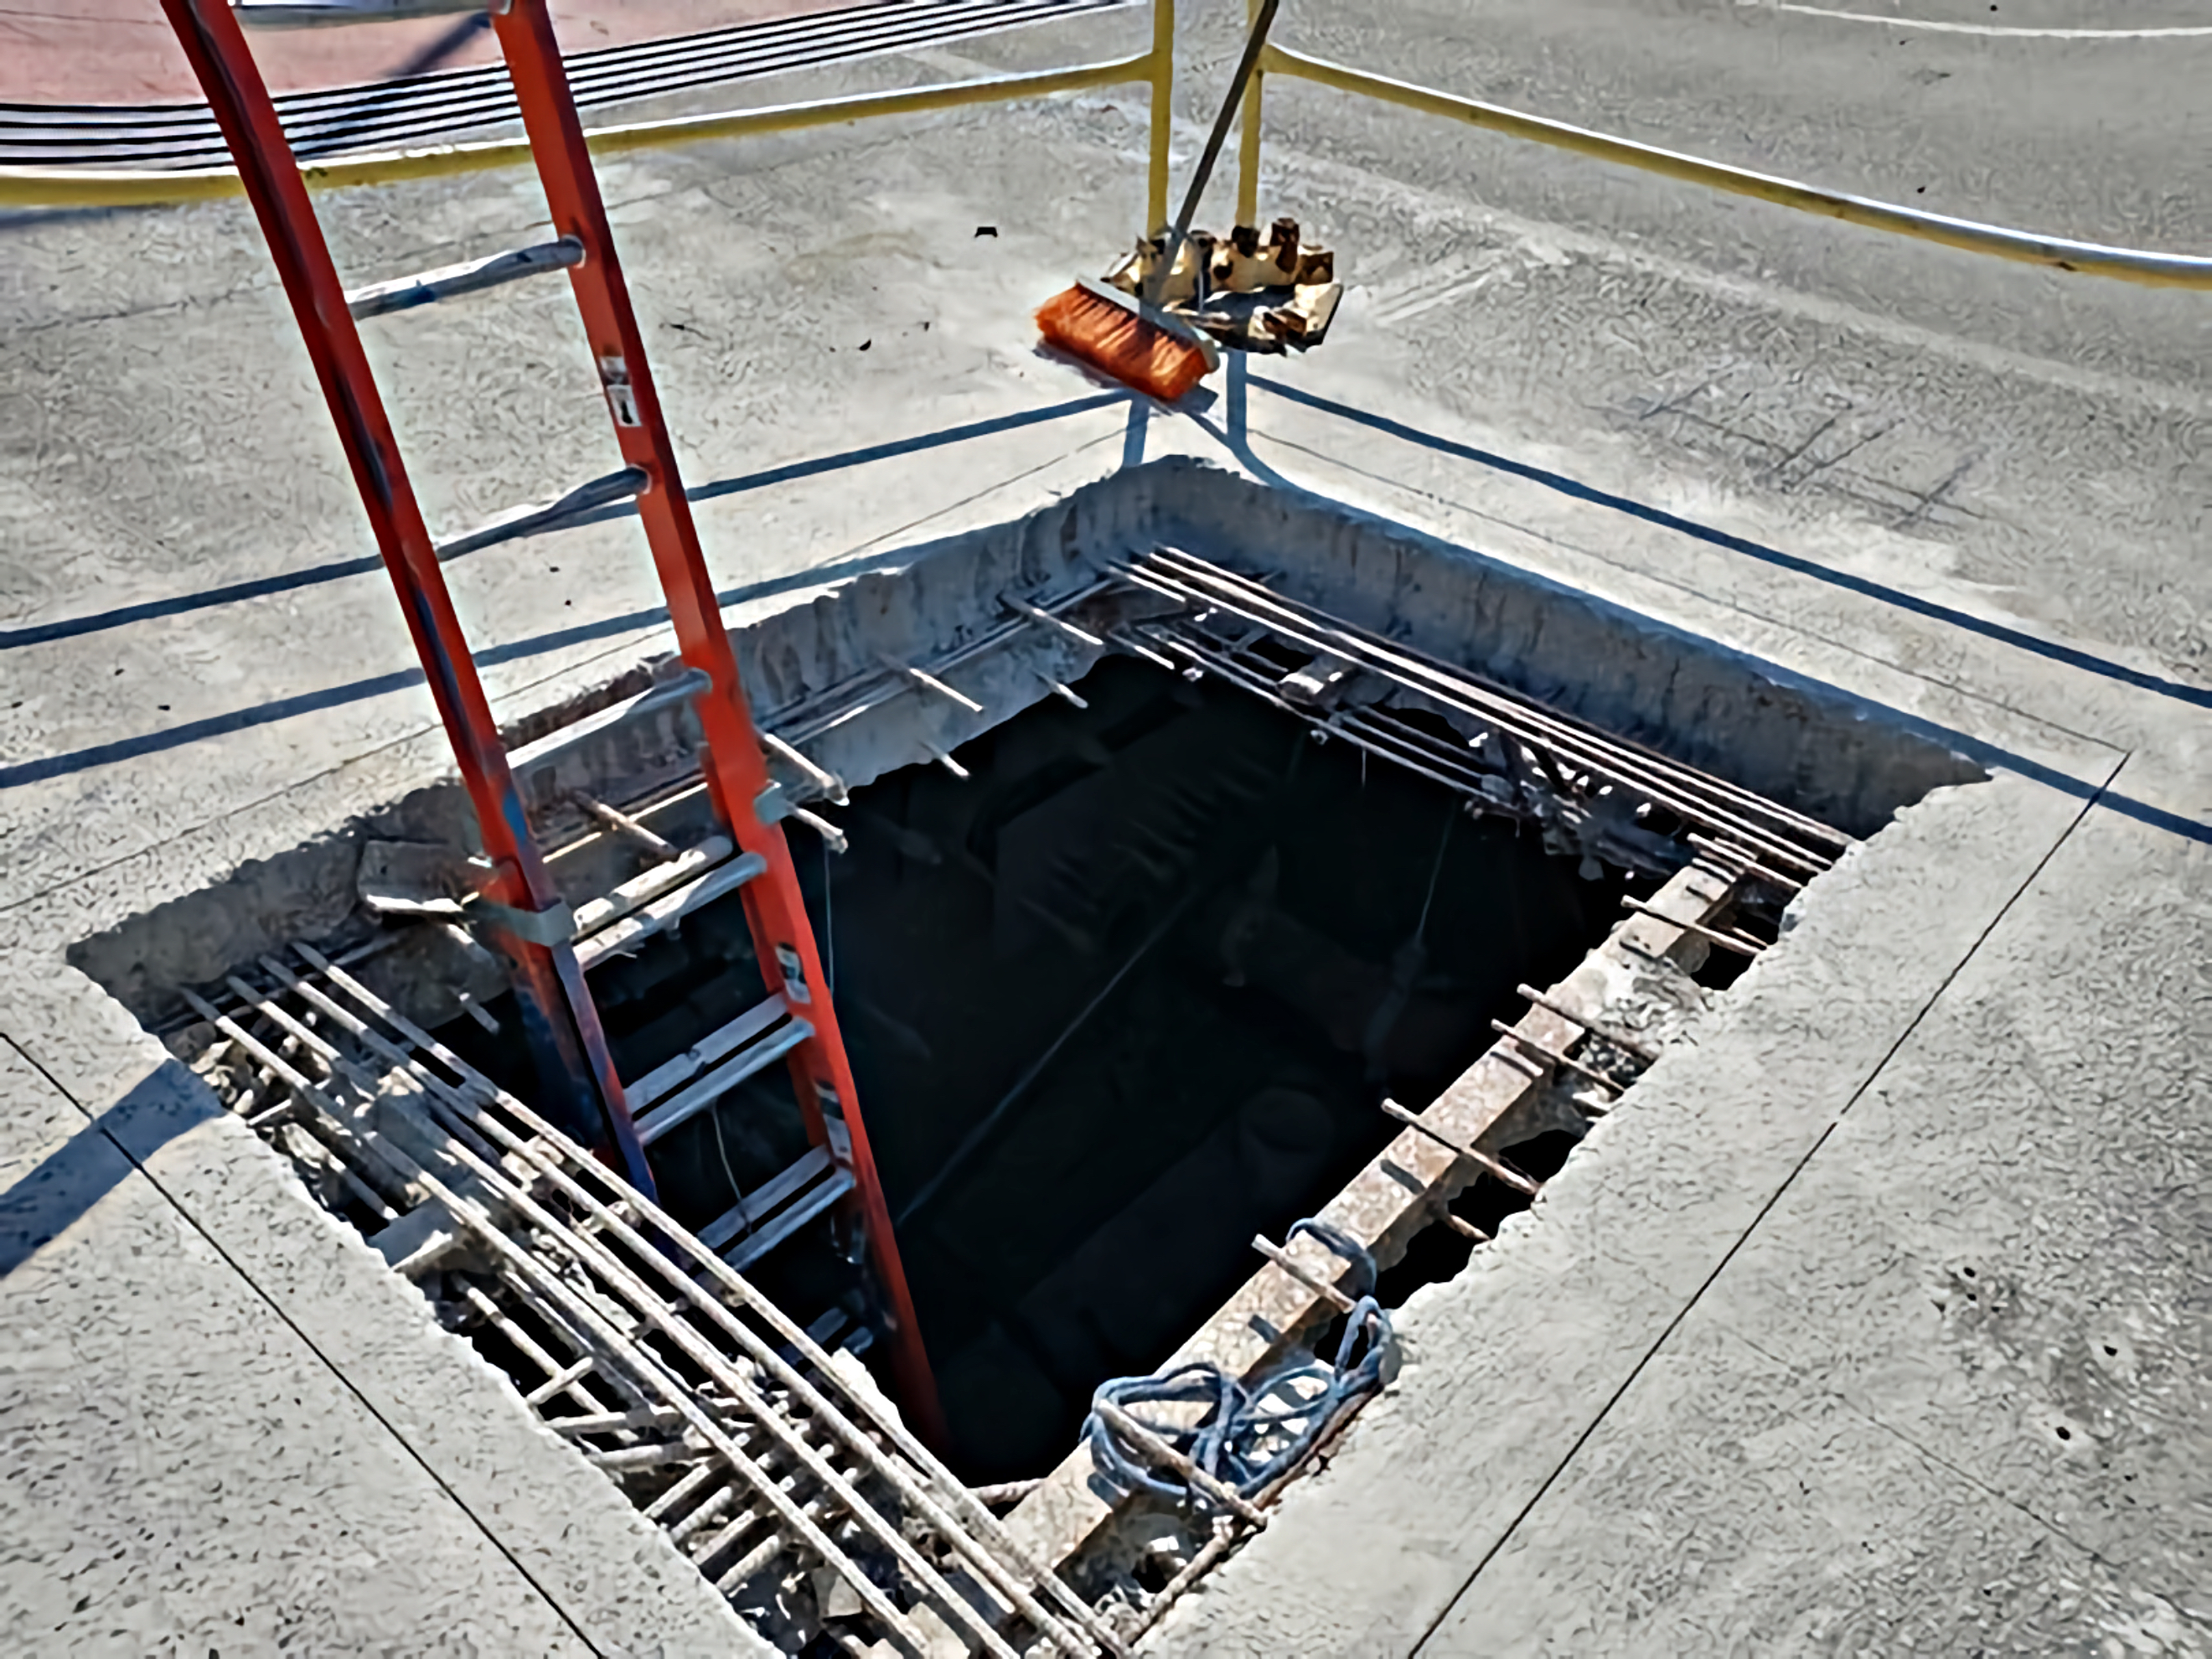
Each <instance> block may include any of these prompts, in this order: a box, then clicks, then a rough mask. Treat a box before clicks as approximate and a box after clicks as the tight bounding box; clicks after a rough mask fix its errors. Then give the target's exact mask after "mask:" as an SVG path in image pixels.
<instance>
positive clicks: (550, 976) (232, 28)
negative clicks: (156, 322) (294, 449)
mask: <svg viewBox="0 0 2212 1659" xmlns="http://www.w3.org/2000/svg"><path fill="white" fill-rule="evenodd" d="M162 9H164V11H166V12H167V15H168V19H169V22H170V25H171V27H173V29H174V30H175V32H176V35H177V39H178V41H179V44H180V45H181V46H183V48H184V51H185V57H186V58H187V59H189V60H190V62H191V66H192V70H193V73H194V74H195V75H197V76H198V78H199V82H200V85H201V87H202V88H203V89H204V91H205V93H206V94H207V99H208V102H209V105H210V107H211V108H212V109H213V111H214V112H215V116H216V121H217V123H218V124H219V125H221V127H222V134H223V137H224V139H225V140H226V142H228V144H229V146H230V150H231V154H232V155H233V156H234V158H235V160H236V161H237V164H238V170H239V174H240V179H242V181H243V182H244V184H245V186H246V194H247V196H248V197H249V198H250V199H251V200H252V204H253V210H254V213H255V216H257V217H258V219H259V221H260V223H261V228H262V232H263V234H264V237H265V238H266V240H267V241H268V243H269V251H270V256H271V258H273V259H274V261H275V262H276V268H277V272H278V275H279V276H281V277H282V279H283V284H284V291H285V294H286V296H287V297H288V298H289V300H290V301H291V304H292V310H293V313H294V315H295V317H296V318H297V319H298V321H299V325H300V332H301V337H302V339H303V340H304V342H305V343H306V345H307V355H308V357H309V359H310V360H311V361H312V362H313V365H314V368H315V376H316V379H317V380H319V382H320V383H321V386H322V390H323V396H324V398H325V400H326V401H327V402H328V404H329V405H330V410H331V418H332V420H333V421H334V422H336V424H337V431H338V440H339V442H340V443H341V444H342V445H343V447H344V450H345V453H346V459H347V462H348V464H349V465H350V466H351V468H352V470H353V475H354V481H355V483H356V485H357V486H358V488H359V489H360V491H361V497H362V506H363V507H365V508H366V509H367V511H368V518H369V523H370V526H371V528H372V530H373V531H374V534H375V538H376V544H377V550H378V551H379V553H380V554H381V555H382V556H383V559H384V564H385V568H386V570H387V571H389V572H390V573H391V576H392V585H393V586H394V587H395V588H397V589H398V595H399V604H400V609H401V611H402V612H403V613H404V616H405V617H406V620H407V629H408V633H409V634H410V636H411V637H412V638H413V641H414V643H415V649H416V654H417V655H418V656H419V657H420V658H421V659H422V669H423V673H424V675H425V677H426V678H428V681H429V684H430V694H431V696H432V697H433V698H434V699H435V702H436V704H437V708H438V714H439V717H440V719H441V720H442V721H443V722H444V724H445V727H446V732H447V737H448V738H450V739H451V741H452V743H453V757H454V759H455V761H456V763H458V764H459V768H460V771H461V776H462V780H463V781H464V782H465V785H466V786H467V788H468V792H469V799H470V802H471V805H473V806H474V808H475V810H476V815H477V825H478V829H479V833H480V834H481V836H482V837H483V847H484V852H485V854H486V856H487V857H488V858H489V860H490V862H491V866H492V874H491V877H490V879H489V883H488V884H487V888H486V896H488V897H489V898H490V899H491V900H492V901H493V902H495V903H496V904H499V905H501V906H504V907H505V908H507V910H509V911H511V912H516V913H521V915H549V914H550V913H559V914H565V913H562V912H559V911H558V903H557V901H558V894H557V892H556V889H555V887H554V884H553V881H552V878H551V877H550V874H549V873H548V872H547V870H546V868H545V864H544V859H543V858H542V857H541V856H540V854H539V853H538V848H537V846H536V844H535V842H533V840H532V836H531V832H530V826H529V820H528V817H527V816H526V813H525V811H524V808H523V803H522V799H521V796H520V793H518V791H517V790H516V788H515V786H514V780H513V775H512V774H511V772H510V771H509V770H508V768H507V753H506V750H505V747H504V745H503V744H501V739H500V733H499V726H498V722H497V721H496V720H495V719H494V718H493V715H492V711H491V704H490V702H489V699H488V698H487V697H486V696H485V695H484V690H483V682H482V681H481V680H480V679H479V678H477V671H476V663H475V660H474V659H473V658H471V655H470V653H469V647H468V641H467V638H466V636H465V635H464V634H463V632H462V630H461V625H460V621H459V617H458V616H457V615H456V614H455V612H454V610H453V599H452V596H451V595H450V594H449V593H448V592H447V588H446V582H445V575H444V573H443V571H442V570H441V568H440V566H439V563H438V556H437V549H436V546H435V544H434V543H433V542H432V541H431V539H430V534H429V531H428V526H426V525H425V524H424V522H423V520H422V508H421V507H420V505H419V504H418V503H417V501H416V498H415V493H414V488H413V486H412V484H411V483H410V482H409V480H408V477H407V471H406V467H405V465H404V463H403V461H402V460H401V458H400V454H399V447H398V442H397V441H396V439H395V438H394V437H393V435H392V425H391V422H390V420H389V418H388V416H386V411H385V409H384V403H383V399H382V398H381V397H380V395H379V394H378V392H377V388H376V380H375V376H374V372H373V371H372V370H371V368H370V367H369V362H368V355H367V353H366V352H364V351H363V350H362V344H361V337H360V334H359V333H358V331H356V329H355V327H354V323H353V318H352V315H351V313H350V311H349V307H348V306H347V303H346V297H345V289H344V285H343V283H341V282H340V281H339V279H338V274H337V267H336V266H335V265H334V264H332V262H331V253H330V248H329V246H328V244H327V243H326V242H325V240H324V237H323V234H322V227H321V225H320V223H319V222H318V220H317V219H316V217H315V214H314V209H313V206H312V205H311V204H310V203H309V201H308V198H307V186H306V185H305V183H304V182H303V181H302V179H301V176H300V169H299V164H298V162H297V161H296V160H295V158H294V156H293V155H292V150H291V147H290V145H289V143H287V142H286V140H285V137H284V132H283V127H282V125H280V124H279V123H278V121H277V118H276V108H275V106H273V105H272V104H271V103H270V98H269V90H268V88H267V86H266V84H265V83H264V81H263V80H262V77H261V73H260V70H259V69H258V67H257V66H256V65H255V64H254V61H253V58H252V52H250V51H249V49H248V48H247V46H246V40H245V36H244V34H243V33H241V31H240V27H239V24H238V20H237V18H236V17H235V15H234V14H233V12H232V9H231V8H230V5H229V4H228V0H162ZM526 925H527V924H526ZM534 931H543V930H534ZM500 939H501V945H502V947H503V948H504V950H505V951H506V953H507V957H508V960H509V962H510V963H511V964H512V966H513V974H514V981H515V991H516V994H517V1000H518V1001H519V1002H520V1005H521V1007H522V1013H523V1023H524V1025H525V1028H526V1030H527V1032H528V1033H529V1036H530V1037H531V1040H532V1047H533V1049H534V1051H535V1052H536V1054H537V1056H538V1070H539V1073H540V1083H541V1085H542V1086H544V1087H546V1088H547V1089H549V1090H552V1091H560V1093H561V1094H562V1095H563V1096H564V1097H565V1098H563V1099H562V1101H561V1102H560V1104H561V1106H562V1109H563V1111H562V1115H564V1116H565V1117H567V1118H568V1120H569V1121H570V1122H571V1123H572V1124H574V1125H575V1126H577V1127H580V1128H581V1129H582V1130H583V1131H584V1133H583V1135H582V1136H581V1137H580V1138H581V1139H585V1140H586V1142H589V1143H598V1144H601V1145H606V1144H608V1143H611V1150H613V1151H614V1152H617V1153H618V1154H619V1156H620V1157H621V1159H622V1162H623V1167H624V1170H625V1173H626V1174H627V1175H628V1176H629V1180H630V1181H631V1182H632V1183H633V1184H635V1185H636V1186H637V1187H639V1188H641V1190H643V1191H647V1192H651V1191H652V1190H653V1184H652V1181H653V1178H652V1174H651V1171H650V1170H649V1169H648V1167H647V1164H646V1161H645V1151H644V1148H643V1146H641V1145H640V1144H639V1142H638V1139H637V1132H636V1130H635V1127H634V1126H633V1125H632V1124H631V1122H630V1120H629V1111H628V1109H627V1108H626V1106H625V1104H624V1101H623V1091H622V1083H621V1080H620V1079H619V1078H618V1077H617V1075H616V1073H615V1069H614V1063H613V1060H612V1059H611V1056H610V1055H609V1054H608V1052H607V1045H606V1039H605V1033H604V1032H603V1031H602V1030H601V1029H600V1025H599V1015H598V1012H597V1011H596V1010H595V1009H594V1008H593V1006H592V1000H591V996H590V994H589V992H588V990H587V988H586V986H585V983H584V977H583V972H582V969H580V968H579V967H578V965H577V963H576V954H575V951H574V948H573V947H572V946H571V945H569V944H568V943H567V942H566V940H565V939H558V938H554V937H550V935H549V936H547V937H543V938H540V939H528V938H524V937H522V936H520V935H519V934H516V933H512V932H509V931H507V930H501V933H500Z"/></svg>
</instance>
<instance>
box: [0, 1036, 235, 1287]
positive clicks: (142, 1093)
mask: <svg viewBox="0 0 2212 1659" xmlns="http://www.w3.org/2000/svg"><path fill="white" fill-rule="evenodd" d="M17 1052H18V1053H21V1050H20V1049H19V1050H17ZM172 1069H174V1070H176V1071H177V1072H179V1073H182V1071H183V1069H184V1068H183V1067H182V1066H178V1065H177V1063H176V1062H175V1061H174V1060H171V1061H169V1062H167V1064H166V1065H164V1066H162V1067H161V1069H160V1070H159V1071H157V1072H155V1073H154V1074H153V1075H152V1076H150V1077H149V1078H147V1079H145V1080H144V1081H143V1082H142V1083H140V1084H139V1085H137V1087H135V1088H133V1089H132V1090H131V1092H130V1093H129V1094H127V1095H125V1096H124V1097H123V1098H122V1099H121V1100H119V1101H118V1102H116V1103H115V1104H114V1105H113V1106H112V1107H110V1108H109V1109H107V1110H106V1111H105V1112H102V1113H101V1114H100V1115H99V1116H98V1117H96V1118H94V1119H93V1120H92V1121H90V1122H89V1123H88V1124H86V1125H85V1126H84V1127H82V1129H80V1130H78V1131H77V1132H76V1133H75V1134H73V1135H71V1136H70V1138H69V1139H67V1140H66V1141H64V1142H63V1144H62V1145H61V1146H59V1147H58V1148H56V1149H55V1150H54V1151H53V1152H51V1153H49V1154H48V1155H47V1156H46V1158H44V1159H42V1160H41V1161H40V1163H39V1164H38V1165H37V1167H36V1168H34V1169H33V1170H31V1171H30V1172H29V1173H28V1174H27V1175H25V1176H22V1177H21V1178H20V1179H19V1180H17V1181H15V1182H13V1183H12V1184H10V1185H9V1186H8V1187H7V1188H4V1189H0V1279H5V1278H7V1277H8V1275H9V1274H10V1273H14V1272H15V1269H16V1268H18V1267H21V1266H22V1265H23V1264H24V1263H25V1262H27V1261H29V1260H30V1259H31V1258H32V1257H33V1256H34V1255H37V1254H38V1253H39V1251H40V1250H41V1249H45V1248H46V1246H47V1245H48V1244H51V1243H53V1242H54V1240H55V1239H57V1238H59V1237H61V1236H62V1235H63V1234H64V1232H66V1231H69V1229H70V1227H72V1226H74V1225H76V1223H77V1222H78V1221H80V1220H82V1218H84V1217H85V1216H86V1215H88V1213H90V1212H91V1211H92V1209H93V1206H95V1205H97V1204H98V1203H99V1202H100V1200H102V1199H103V1198H105V1197H106V1196H107V1194H109V1193H111V1192H112V1191H113V1190H114V1189H115V1188H118V1187H119V1186H121V1185H122V1184H123V1182H124V1181H125V1179H126V1178H127V1177H129V1176H131V1174H132V1173H133V1172H134V1171H135V1170H137V1166H138V1164H139V1162H140V1161H142V1160H143V1159H144V1158H147V1157H148V1156H149V1155H150V1154H151V1153H153V1152H155V1151H156V1150H158V1149H159V1148H160V1147H161V1146H164V1145H166V1144H167V1143H168V1142H169V1141H171V1140H173V1139H176V1138H177V1137H178V1136H179V1135H181V1134H183V1133H185V1131H186V1130H188V1129H191V1128H194V1127H197V1126H198V1125H199V1124H202V1123H204V1122H206V1121H208V1120H209V1119H210V1118H215V1117H219V1116H221V1115H222V1108H221V1107H220V1106H219V1105H217V1104H216V1101H215V1098H214V1097H213V1096H212V1095H210V1094H209V1093H208V1092H207V1091H205V1090H204V1089H194V1088H190V1087H185V1088H180V1087H179V1086H178V1079H174V1078H171V1077H168V1076H167V1075H165V1073H168V1072H170V1071H171V1070H172Z"/></svg>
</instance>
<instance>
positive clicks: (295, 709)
mask: <svg viewBox="0 0 2212 1659" xmlns="http://www.w3.org/2000/svg"><path fill="white" fill-rule="evenodd" d="M910 551H911V550H909V549H893V550H889V551H886V552H881V553H872V554H868V555H866V556H864V557H861V558H857V559H846V560H842V561H841V562H838V563H836V564H825V565H817V566H815V567H814V568H811V569H808V570H795V571H793V572H791V573H790V574H787V575H782V576H773V577H770V578H769V579H768V580H765V581H757V582H748V583H746V584H745V585H744V586H741V587H729V588H725V589H723V590H722V591H721V592H719V593H717V594H715V595H714V598H715V599H716V601H717V602H718V603H720V605H723V606H724V607H725V608H727V607H728V606H730V605H743V604H744V603H746V602H747V601H748V600H750V599H767V598H769V597H770V596H771V595H774V594H777V593H783V592H789V591H790V590H792V589H793V588H797V587H814V586H819V585H820V584H822V583H823V582H829V581H836V580H838V579H839V578H840V577H844V576H857V575H861V574H865V573H866V572H868V571H871V570H877V569H880V568H883V567H884V566H886V565H892V564H896V563H897V562H899V561H900V560H902V559H903V558H906V557H907V556H908V555H909V553H910ZM368 562H369V563H370V564H371V565H372V566H374V564H375V563H376V561H375V560H374V559H372V560H370V561H368ZM667 620H668V608H667V607H666V606H665V605H653V606H651V607H649V608H647V609H646V610H642V611H628V612H625V613H624V614H623V615H622V616H619V617H603V618H602V619H601V620H599V621H598V622H592V623H578V624H576V626H574V628H557V629H554V630H553V631H552V632H551V633H549V634H538V635H532V637H531V638H529V639H526V640H513V641H509V642H508V643H507V644H505V645H495V646H489V647H486V648H485V649H483V650H482V651H479V652H477V653H476V663H477V667H478V668H490V667H495V666H497V665H500V664H501V663H509V662H519V661H521V660H523V659H526V658H530V657H536V656H541V655H543V654H544V653H546V652H549V651H558V650H561V649H562V648H564V647H568V646H572V645H588V644H590V643H592V641H596V640H605V639H613V638H617V637H618V636H620V635H624V634H631V633H635V632H637V631H638V630H639V629H647V628H657V627H659V625H660V624H661V623H665V622H666V621H667ZM420 684H422V670H421V669H419V668H400V669H394V670H393V671H392V672H391V673H389V674H372V675H371V676H369V677H368V678H367V679H361V680H351V681H349V682H347V683H346V684H343V685H333V686H330V687H327V688H326V689H325V690H320V691H302V692H301V693H300V694H299V695H298V696H292V697H277V698H275V699H273V700H272V701H270V702H260V703H255V704H254V705H253V706H252V708H234V709H232V710H230V711H229V712H228V713H227V714H210V715H209V716H208V717H207V718H206V719H205V720H186V721H185V722H184V723H183V724H182V725H180V726H171V727H169V728H168V729H167V731H165V732H141V733H139V734H138V735H137V737H131V738H117V739H116V740H115V741H114V742H112V743H96V744H92V745H90V746H89V747H88V748H84V749H72V750H70V751H69V752H68V753H67V754H62V755H49V756H47V757H45V758H44V759H43V760H33V761H21V762H18V763H16V764H15V765H13V766H0V789H15V788H20V787H22V786H23V785H25V784H29V783H43V782H45V781H47V780H49V779H52V778H60V777H67V776H68V775H70V774H71V773H73V772H82V771H86V770H88V769H91V768H93V767H95V766H112V765H113V764H114V763H116V762H118V761H127V760H137V759H138V758H139V757H141V756H144V755H158V754H160V753H161V752H162V751H163V750H170V749H180V748H182V747H184V746H185V744H192V743H198V742H200V741H202V740H203V739H204V738H220V737H226V736H228V734H229V733H231V732H244V731H247V730H250V729H251V728H252V727H254V726H270V725H273V724H275V723H276V721H278V720H292V719H295V718H296V717H297V716H299V715H301V714H314V713H316V712H317V711H319V710H321V709H325V708H342V707H343V706H344V705H345V704H347V703H349V702H365V701H366V700H368V698H370V697H381V696H386V695H388V694H390V693H392V692H394V691H404V690H408V689H409V688H410V687H412V686H417V685H420Z"/></svg>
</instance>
